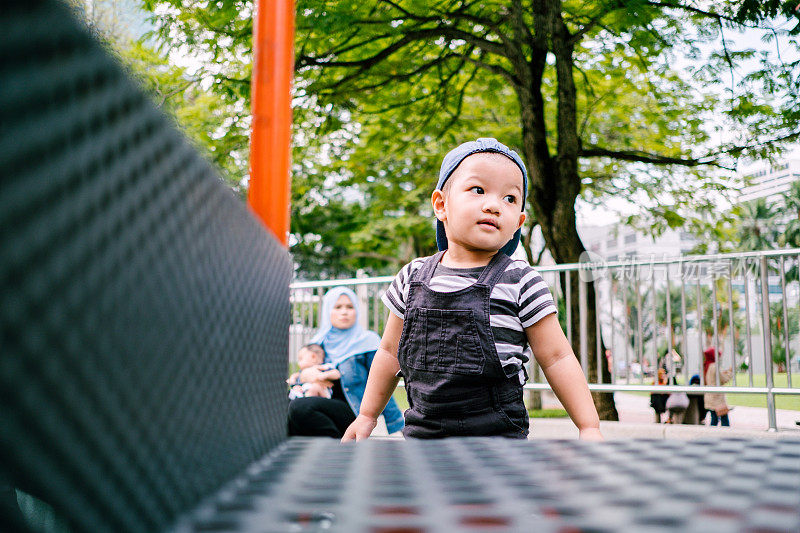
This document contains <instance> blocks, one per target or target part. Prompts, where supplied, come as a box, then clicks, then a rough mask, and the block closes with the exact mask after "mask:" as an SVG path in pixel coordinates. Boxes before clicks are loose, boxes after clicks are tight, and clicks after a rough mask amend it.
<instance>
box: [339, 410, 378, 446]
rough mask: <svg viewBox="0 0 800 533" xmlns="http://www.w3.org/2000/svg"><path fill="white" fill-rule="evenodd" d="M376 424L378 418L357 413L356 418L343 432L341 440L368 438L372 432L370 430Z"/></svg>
mask: <svg viewBox="0 0 800 533" xmlns="http://www.w3.org/2000/svg"><path fill="white" fill-rule="evenodd" d="M377 425H378V419H376V418H372V417H369V416H367V415H358V416H357V417H356V419H355V420H354V421H353V423H352V424H350V427H348V428H347V431H345V432H344V437H342V442H348V441H351V440H355V441H356V442H358V441H360V440H363V439H366V438H368V437H369V436H370V435H371V434H372V430H373V429H375V426H377Z"/></svg>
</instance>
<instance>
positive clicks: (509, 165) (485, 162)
mask: <svg viewBox="0 0 800 533" xmlns="http://www.w3.org/2000/svg"><path fill="white" fill-rule="evenodd" d="M448 181H451V183H450V186H449V187H448V188H447V192H446V195H445V197H444V202H443V204H442V206H441V209H439V210H437V213H436V216H437V217H438V218H439V220H441V221H442V222H443V223H444V225H445V231H446V233H447V240H448V243H449V247H450V248H453V247H461V248H463V249H465V250H469V251H497V250H499V249H500V248H502V247H503V246H504V245H505V244H506V243H507V242H508V241H509V240H511V237H512V236H513V235H514V232H515V231H517V230H518V229H519V227H520V226H521V225H522V223H523V222H524V221H525V214H524V213H523V212H522V195H523V191H522V171H521V170H520V169H519V167H518V166H517V165H516V164H515V163H514V162H513V161H511V160H510V159H508V158H507V157H505V156H502V155H497V154H480V153H479V154H474V155H471V156H469V157H467V158H465V159H464V161H462V162H461V164H460V165H459V166H458V168H457V169H456V171H455V172H454V173H453V175H452V176H451V177H450V179H448ZM434 209H436V204H435V202H434Z"/></svg>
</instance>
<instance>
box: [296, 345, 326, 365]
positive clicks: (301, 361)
mask: <svg viewBox="0 0 800 533" xmlns="http://www.w3.org/2000/svg"><path fill="white" fill-rule="evenodd" d="M321 364H322V356H321V355H319V354H317V353H315V352H312V351H311V350H309V349H308V348H301V349H300V351H299V352H297V365H298V366H299V367H300V368H311V367H312V366H316V365H321Z"/></svg>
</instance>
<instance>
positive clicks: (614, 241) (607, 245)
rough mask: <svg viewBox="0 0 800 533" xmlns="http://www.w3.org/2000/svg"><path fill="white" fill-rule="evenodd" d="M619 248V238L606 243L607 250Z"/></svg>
mask: <svg viewBox="0 0 800 533" xmlns="http://www.w3.org/2000/svg"><path fill="white" fill-rule="evenodd" d="M616 246H617V238H616V237H614V238H613V239H608V240H607V241H606V248H615V247H616Z"/></svg>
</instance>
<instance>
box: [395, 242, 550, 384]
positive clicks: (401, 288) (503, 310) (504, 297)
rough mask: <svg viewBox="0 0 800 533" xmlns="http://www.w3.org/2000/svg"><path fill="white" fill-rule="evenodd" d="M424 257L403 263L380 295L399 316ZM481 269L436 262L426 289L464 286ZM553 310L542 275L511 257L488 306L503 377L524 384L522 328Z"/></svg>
mask: <svg viewBox="0 0 800 533" xmlns="http://www.w3.org/2000/svg"><path fill="white" fill-rule="evenodd" d="M426 259H427V257H421V258H418V259H414V260H413V261H411V262H410V263H408V264H407V265H406V266H404V267H403V268H402V269H401V270H400V273H399V274H397V276H395V278H394V281H392V284H391V285H390V286H389V288H388V289H387V290H386V292H385V293H384V295H383V297H382V300H383V303H384V304H385V305H386V307H388V308H389V310H390V311H391V312H392V313H394V314H395V315H397V316H398V317H400V318H401V319H402V318H403V317H404V316H405V311H406V300H407V298H408V289H409V278H410V276H411V274H412V273H413V272H416V271H417V270H418V269H419V268H420V267H421V266H422V264H423V263H424V262H425V260H426ZM483 268H484V267H477V268H450V267H446V266H444V265H442V264H441V263H439V264H438V265H437V266H436V270H435V271H434V273H433V277H432V278H431V282H430V286H429V288H430V289H431V290H432V291H435V292H455V291H458V290H461V289H464V288H466V287H469V286H470V285H473V284H474V283H475V282H476V281H477V280H478V278H479V277H480V275H481V272H482V271H483ZM555 312H556V306H555V303H554V302H553V297H552V295H551V294H550V289H549V288H548V287H547V284H546V283H545V281H544V280H543V279H542V276H540V275H539V273H538V272H536V271H535V270H534V269H533V268H531V266H530V265H529V264H528V263H527V262H525V261H522V260H512V261H511V262H510V263H509V264H508V266H507V267H506V270H505V272H503V274H502V275H501V276H500V278H499V280H498V281H497V283H496V284H495V286H494V288H493V289H492V293H491V295H490V306H489V322H490V325H491V327H492V335H493V336H494V343H495V347H496V348H497V355H498V356H500V363H501V364H502V365H503V370H504V371H505V373H506V376H508V377H512V376H514V375H518V376H519V379H520V383H525V381H526V380H527V376H526V374H525V367H524V365H525V363H527V362H528V361H529V360H530V355H531V351H530V348H529V347H528V339H527V337H526V336H525V328H527V327H529V326H532V325H533V324H535V323H536V322H538V321H539V320H541V319H542V318H544V317H545V316H547V315H549V314H551V313H555Z"/></svg>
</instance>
